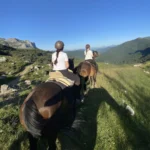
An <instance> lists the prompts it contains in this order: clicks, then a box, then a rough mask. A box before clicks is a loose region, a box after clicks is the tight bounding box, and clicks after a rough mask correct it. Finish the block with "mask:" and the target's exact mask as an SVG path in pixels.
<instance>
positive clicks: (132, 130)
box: [105, 75, 150, 150]
mask: <svg viewBox="0 0 150 150" xmlns="http://www.w3.org/2000/svg"><path fill="white" fill-rule="evenodd" d="M105 77H106V78H107V80H109V81H111V85H112V87H113V88H114V89H121V88H123V89H126V88H125V87H124V86H123V85H122V84H121V83H120V82H119V81H118V80H116V79H114V78H111V77H109V76H107V75H105ZM122 79H123V78H122ZM124 82H125V81H124ZM129 85H130V84H129ZM130 88H132V89H133V90H134V91H135V92H134V93H131V92H129V91H128V94H126V97H127V99H128V100H129V101H130V102H131V104H134V102H133V101H134V100H133V99H135V100H136V103H137V106H138V107H139V112H138V113H141V114H142V115H143V117H145V116H144V114H145V115H146V116H147V114H146V113H148V110H149V109H150V105H149V106H148V105H147V106H145V105H146V104H144V103H143V102H142V101H141V99H143V100H147V99H148V97H147V96H146V95H143V94H141V93H140V91H141V90H140V89H139V88H138V87H137V86H134V87H133V86H130ZM112 100H113V98H112ZM113 101H114V100H113ZM145 108H146V109H145ZM143 109H145V111H146V112H144V113H142V110H143ZM115 111H116V112H117V114H118V116H119V118H120V121H121V126H122V127H123V129H124V131H125V133H126V137H127V139H128V143H129V144H130V145H131V147H132V149H133V150H137V149H142V150H149V149H150V128H149V127H148V126H147V127H146V126H145V125H144V124H143V123H142V120H143V118H140V119H141V120H139V119H138V118H137V116H136V115H135V116H134V117H132V116H130V115H128V116H127V115H122V113H120V111H119V109H116V108H115ZM147 117H148V116H147ZM147 120H148V118H147ZM118 140H119V139H117V140H116V141H118ZM124 145H125V144H124ZM122 148H123V147H122V145H121V143H118V146H117V149H118V150H119V149H122Z"/></svg>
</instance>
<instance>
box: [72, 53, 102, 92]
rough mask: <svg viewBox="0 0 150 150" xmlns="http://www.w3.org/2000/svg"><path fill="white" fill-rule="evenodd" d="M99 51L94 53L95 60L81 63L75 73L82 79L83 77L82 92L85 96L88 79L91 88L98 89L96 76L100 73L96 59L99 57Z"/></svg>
mask: <svg viewBox="0 0 150 150" xmlns="http://www.w3.org/2000/svg"><path fill="white" fill-rule="evenodd" d="M98 55H99V54H98V52H97V51H93V60H85V61H83V62H81V63H80V64H79V65H78V66H77V67H76V68H75V69H74V73H78V74H79V76H80V77H82V82H81V89H82V90H81V91H82V94H83V91H84V81H85V78H88V80H89V82H90V85H91V87H92V88H93V87H94V88H95V87H96V76H97V72H98V66H97V64H96V62H95V58H96V57H97V56H98Z"/></svg>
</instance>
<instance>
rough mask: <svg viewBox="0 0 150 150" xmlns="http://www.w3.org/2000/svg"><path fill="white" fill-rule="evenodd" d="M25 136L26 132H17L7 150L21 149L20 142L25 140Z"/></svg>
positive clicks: (26, 136)
mask: <svg viewBox="0 0 150 150" xmlns="http://www.w3.org/2000/svg"><path fill="white" fill-rule="evenodd" d="M27 138H28V133H26V132H23V133H21V134H19V136H18V138H17V139H16V140H14V141H13V143H12V144H11V146H10V147H9V149H8V150H22V148H21V143H22V142H25V140H26V139H27ZM27 149H28V148H27Z"/></svg>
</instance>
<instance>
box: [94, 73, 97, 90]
mask: <svg viewBox="0 0 150 150" xmlns="http://www.w3.org/2000/svg"><path fill="white" fill-rule="evenodd" d="M96 76H97V74H94V77H93V80H94V88H96V87H97V84H96Z"/></svg>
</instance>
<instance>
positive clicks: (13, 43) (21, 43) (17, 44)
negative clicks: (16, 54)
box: [0, 38, 37, 49]
mask: <svg viewBox="0 0 150 150" xmlns="http://www.w3.org/2000/svg"><path fill="white" fill-rule="evenodd" d="M0 44H1V45H4V46H9V47H12V48H17V49H37V47H36V44H35V43H34V42H30V41H29V40H20V39H17V38H8V39H5V38H0Z"/></svg>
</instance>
